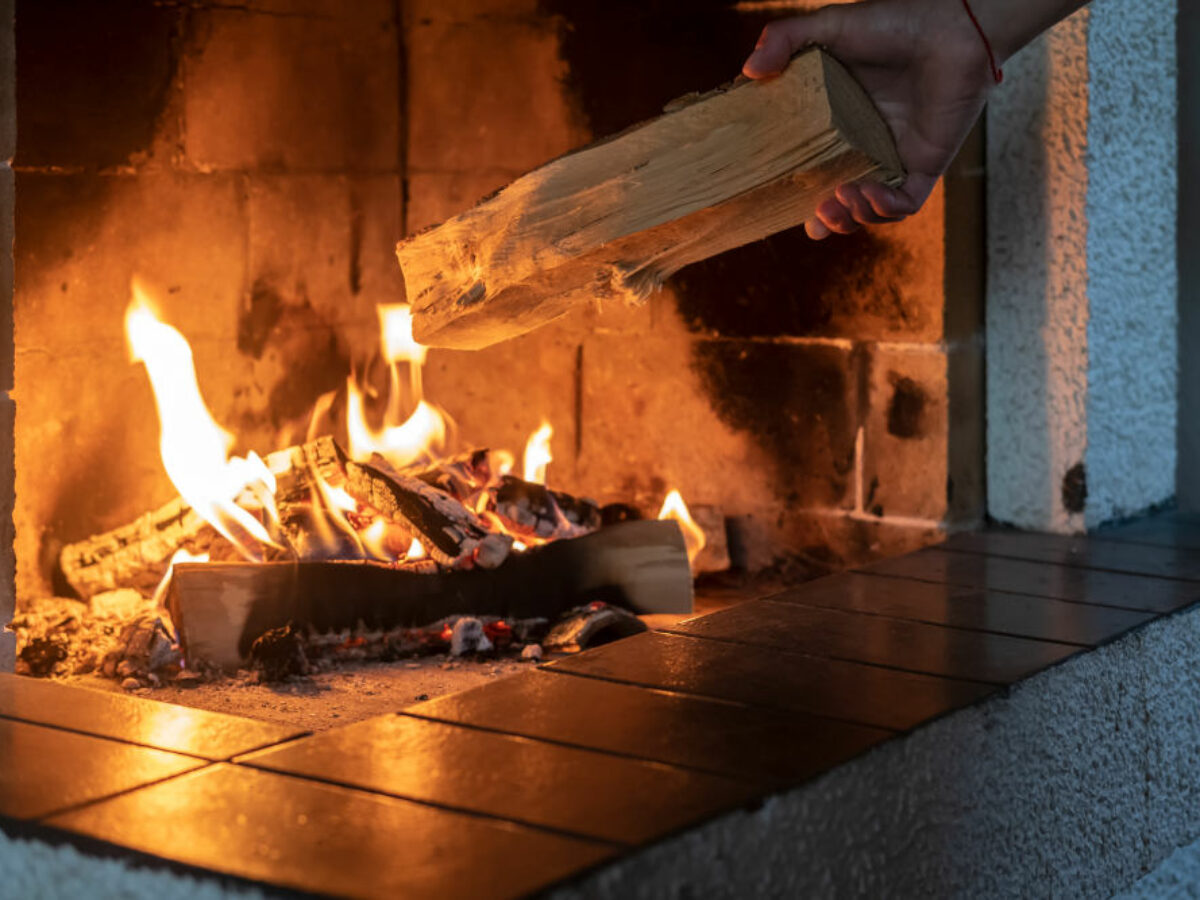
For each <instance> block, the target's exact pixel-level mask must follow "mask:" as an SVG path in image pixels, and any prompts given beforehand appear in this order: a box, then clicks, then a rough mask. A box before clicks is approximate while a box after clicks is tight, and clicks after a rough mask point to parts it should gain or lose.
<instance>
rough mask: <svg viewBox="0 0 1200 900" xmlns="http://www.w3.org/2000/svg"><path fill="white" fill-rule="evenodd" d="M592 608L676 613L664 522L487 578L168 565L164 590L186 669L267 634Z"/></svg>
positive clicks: (230, 656) (287, 566) (672, 534)
mask: <svg viewBox="0 0 1200 900" xmlns="http://www.w3.org/2000/svg"><path fill="white" fill-rule="evenodd" d="M594 601H603V602H606V603H611V604H614V605H619V606H623V607H626V608H628V609H631V610H633V611H635V612H638V613H653V612H671V613H686V612H690V611H691V606H692V578H691V571H690V569H689V567H688V561H687V551H686V549H685V547H684V543H683V536H682V534H681V533H680V531H679V528H678V526H677V525H676V524H675V523H674V522H631V523H627V524H624V525H620V526H614V527H612V528H608V529H604V530H602V531H598V532H596V533H594V534H590V535H586V536H584V537H581V538H575V539H573V540H565V541H556V542H554V543H550V544H546V545H545V546H542V547H538V548H535V549H533V550H530V551H528V552H526V553H521V554H514V555H512V556H510V557H509V558H508V560H507V561H506V562H505V563H504V565H502V566H500V567H498V568H496V569H491V570H485V569H471V570H455V571H443V572H439V573H436V574H416V573H413V572H408V571H404V570H403V569H397V568H394V567H391V566H386V565H381V564H375V563H369V562H300V563H294V564H293V563H264V564H253V563H223V564H200V565H196V564H183V565H179V566H176V568H175V574H174V576H173V578H172V579H171V585H170V588H169V590H168V604H169V608H170V610H171V617H172V621H173V622H174V623H175V625H176V627H177V628H178V629H179V633H180V637H181V640H182V643H183V647H184V655H185V658H186V659H187V660H188V665H189V666H192V665H194V664H195V663H197V662H206V663H211V664H213V665H216V666H219V667H222V668H236V667H238V666H239V665H240V664H242V662H243V661H244V660H245V659H246V658H247V657H248V656H249V652H250V648H251V645H252V644H253V642H254V641H255V640H256V639H257V638H258V637H259V636H260V635H262V634H264V633H265V632H267V631H269V630H270V629H272V628H279V627H282V626H285V625H287V624H288V623H292V624H293V625H294V627H296V628H298V629H301V630H303V629H313V630H315V631H317V632H320V633H326V632H336V631H338V630H340V629H345V628H352V627H355V626H356V625H357V624H358V623H360V622H361V623H363V624H364V625H365V626H366V627H367V628H370V629H378V630H389V629H393V628H400V627H420V626H422V625H426V624H428V623H430V622H434V621H437V620H439V619H442V618H444V617H445V616H447V615H448V614H450V613H460V614H469V615H472V616H475V617H477V618H483V617H486V616H495V617H499V618H504V619H506V620H512V619H534V618H539V617H540V618H547V619H556V618H557V617H558V616H559V615H560V614H561V613H562V612H564V611H565V610H569V609H572V608H573V607H576V606H580V605H585V604H587V603H591V602H594Z"/></svg>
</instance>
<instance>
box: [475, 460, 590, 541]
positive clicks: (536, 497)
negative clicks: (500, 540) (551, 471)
mask: <svg viewBox="0 0 1200 900" xmlns="http://www.w3.org/2000/svg"><path fill="white" fill-rule="evenodd" d="M495 501H496V502H495V510H496V515H498V516H500V518H501V519H503V520H505V523H506V524H507V525H509V526H510V527H512V528H513V529H515V530H518V531H522V532H525V533H527V534H529V535H532V536H533V537H538V538H543V539H547V540H548V539H551V538H557V537H563V536H571V537H576V536H578V535H579V534H581V533H584V532H588V531H595V530H596V529H597V528H599V527H600V507H599V506H597V505H596V504H595V503H593V502H592V501H591V500H587V499H583V498H580V497H573V496H572V495H570V494H564V493H562V492H561V491H552V490H550V489H549V488H547V487H546V486H545V485H544V484H537V483H536V482H532V481H523V480H522V479H520V478H517V477H515V476H513V475H505V476H504V477H503V478H501V479H500V484H499V485H498V486H497V487H496V497H495Z"/></svg>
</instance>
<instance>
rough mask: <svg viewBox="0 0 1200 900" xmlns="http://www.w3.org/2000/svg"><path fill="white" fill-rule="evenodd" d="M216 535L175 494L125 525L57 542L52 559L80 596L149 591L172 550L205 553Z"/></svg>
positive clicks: (164, 568)
mask: <svg viewBox="0 0 1200 900" xmlns="http://www.w3.org/2000/svg"><path fill="white" fill-rule="evenodd" d="M219 540H220V536H219V535H218V534H217V532H216V530H215V529H214V528H213V527H212V526H211V525H209V524H208V523H206V522H205V521H204V520H203V519H202V518H200V516H199V515H197V514H196V512H195V511H194V510H193V509H192V508H191V507H190V506H189V505H188V504H187V503H186V502H184V500H183V499H182V498H180V497H176V498H175V499H174V500H172V501H171V502H170V503H167V504H166V505H164V506H161V507H159V508H158V509H156V510H154V511H153V512H149V513H146V514H145V515H143V516H141V517H139V518H138V519H137V520H136V521H134V522H131V523H130V524H128V525H125V526H123V527H121V528H117V529H115V530H113V531H109V532H105V533H104V534H99V535H95V536H94V537H90V538H88V539H87V540H86V541H80V542H79V543H77V544H69V545H67V546H66V547H63V549H62V553H60V554H59V558H58V562H59V567H60V568H61V569H62V572H63V575H64V576H66V579H67V583H68V584H70V585H71V587H72V588H74V589H75V591H76V592H77V593H78V594H79V596H80V597H84V598H88V597H91V596H93V595H95V594H100V593H103V592H104V591H111V590H115V589H116V588H121V587H130V588H135V589H137V590H139V591H141V592H142V593H144V594H151V593H153V592H154V587H155V585H157V584H158V583H159V582H160V581H161V580H162V577H163V574H164V573H165V572H166V571H167V566H168V565H169V564H170V561H171V556H172V555H173V554H174V553H175V551H176V550H179V549H180V548H184V549H186V550H188V551H190V552H193V553H202V552H207V551H208V550H209V548H210V547H211V546H212V544H213V543H214V542H217V541H219Z"/></svg>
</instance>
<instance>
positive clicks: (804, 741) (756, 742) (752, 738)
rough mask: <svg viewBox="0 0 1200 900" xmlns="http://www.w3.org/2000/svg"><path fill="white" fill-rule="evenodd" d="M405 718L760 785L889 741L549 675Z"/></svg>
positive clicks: (532, 675)
mask: <svg viewBox="0 0 1200 900" xmlns="http://www.w3.org/2000/svg"><path fill="white" fill-rule="evenodd" d="M405 712H406V713H409V714H412V715H417V716H423V717H427V718H431V719H438V720H442V721H447V722H459V723H463V724H468V725H475V726H478V727H481V728H488V729H493V730H496V731H503V732H507V733H509V734H519V735H524V736H526V737H533V738H540V739H542V740H548V741H556V742H559V743H564V744H571V745H574V746H580V747H588V748H593V749H597V750H604V751H607V752H610V753H618V754H625V755H628V756H634V757H638V758H640V759H647V760H653V761H656V762H663V763H669V764H672V765H678V766H685V767H689V768H693V769H699V770H703V771H706V772H711V773H716V774H720V775H728V776H731V777H736V778H742V779H745V780H751V781H757V782H759V783H762V784H768V783H774V782H781V781H782V782H795V781H802V780H804V779H806V778H810V777H812V776H813V775H817V774H819V773H821V772H824V771H826V770H827V769H829V768H831V767H833V766H835V765H837V764H838V763H840V762H844V761H846V760H847V759H850V758H852V757H854V756H856V755H858V754H859V753H861V752H862V751H864V750H866V749H867V748H868V747H871V746H872V745H874V744H876V743H878V742H879V741H882V740H886V739H887V738H888V737H890V736H891V732H888V731H884V730H882V729H878V728H872V727H868V726H862V725H854V724H850V723H846V722H838V721H834V720H831V719H823V718H816V717H813V716H808V715H805V714H803V713H796V712H780V711H774V710H765V709H757V708H750V707H746V706H742V705H738V704H731V703H721V702H717V701H713V700H706V699H702V698H697V697H686V696H682V695H679V694H669V693H663V692H660V691H652V690H648V689H646V688H641V687H634V686H631V685H627V684H617V683H614V682H610V681H600V680H597V679H593V678H583V677H579V676H575V675H569V674H559V673H555V672H553V671H551V670H536V671H532V672H527V673H524V674H521V675H514V676H512V677H510V678H506V679H504V680H502V681H497V682H494V683H492V684H489V685H486V686H484V687H480V688H476V689H474V690H470V691H464V692H463V693H461V694H451V695H449V696H447V697H440V698H438V699H436V700H431V701H429V702H428V703H420V704H417V705H415V706H410V707H407V708H406V709H405Z"/></svg>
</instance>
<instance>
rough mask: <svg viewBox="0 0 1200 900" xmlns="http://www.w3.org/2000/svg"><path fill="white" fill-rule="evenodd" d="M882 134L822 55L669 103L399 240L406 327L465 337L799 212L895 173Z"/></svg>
mask: <svg viewBox="0 0 1200 900" xmlns="http://www.w3.org/2000/svg"><path fill="white" fill-rule="evenodd" d="M903 177H904V173H903V168H902V166H901V164H900V159H899V157H898V156H897V154H896V149H895V146H894V144H893V142H892V137H891V134H890V133H889V131H888V128H887V125H886V123H884V121H883V119H882V118H881V117H880V116H879V114H878V112H877V111H876V110H875V108H874V106H873V105H872V103H871V100H870V98H869V97H868V96H867V95H866V93H865V92H864V91H863V90H862V88H861V87H859V85H858V84H857V83H856V82H855V81H854V79H853V78H852V77H851V76H850V75H849V74H848V73H847V72H846V70H845V69H843V68H842V66H841V65H840V64H839V63H837V62H836V61H835V60H834V59H833V58H832V57H830V56H828V55H827V54H825V53H824V52H823V51H821V50H819V49H812V50H809V51H807V52H805V53H802V54H800V55H799V56H797V57H796V58H795V59H793V60H792V61H791V64H790V65H789V66H788V68H787V69H786V70H785V71H784V72H783V74H782V75H780V76H779V77H778V78H774V79H771V80H770V81H762V82H745V83H742V84H738V85H736V86H734V87H732V88H729V89H721V90H717V91H714V92H712V93H710V94H707V95H705V96H701V97H695V98H687V99H686V100H684V101H677V102H676V103H675V104H674V105H673V106H672V107H669V108H668V112H666V113H665V114H664V115H662V116H660V117H659V118H657V119H654V120H652V121H650V122H646V123H644V124H642V125H640V126H638V127H636V128H633V129H630V130H628V131H626V132H624V133H623V134H621V135H619V136H617V137H613V138H609V139H607V140H603V141H599V142H597V143H595V144H592V145H591V146H589V147H586V148H584V149H582V150H578V151H576V152H573V153H570V154H567V155H566V156H563V157H561V158H559V159H557V160H555V161H553V162H551V163H548V164H547V165H545V166H542V167H541V168H540V169H536V170H535V171H533V172H531V173H529V174H528V175H525V176H524V177H522V178H520V179H518V180H517V181H515V182H514V183H513V184H511V185H509V186H508V187H507V188H505V189H504V190H503V191H501V192H500V193H499V194H497V195H495V196H493V197H492V198H490V199H488V200H486V201H485V202H483V203H481V204H480V205H479V206H476V207H475V208H474V209H471V210H468V211H467V212H465V213H463V214H461V215H459V216H457V217H455V218H453V219H451V220H450V221H448V222H445V223H443V224H442V225H439V226H437V227H435V228H432V229H429V230H427V231H425V232H423V233H420V234H417V235H415V236H414V237H411V238H409V239H407V240H405V241H403V242H402V243H400V244H399V246H398V247H397V250H396V253H397V256H398V257H399V259H400V268H401V269H402V270H403V272H404V280H405V283H406V284H407V290H408V298H409V302H410V303H411V304H412V307H413V313H414V318H413V334H414V336H415V337H416V339H417V340H418V341H420V342H421V343H422V344H426V345H429V346H433V347H453V348H458V349H468V350H473V349H478V348H480V347H486V346H488V345H489V344H494V343H496V342H497V341H502V340H505V339H506V338H511V337H515V336H517V335H519V334H524V333H525V332H527V331H531V330H533V329H534V328H537V327H538V326H540V325H544V324H545V323H547V322H549V321H551V320H553V319H556V318H558V317H559V316H561V315H563V314H565V313H566V312H568V311H569V310H571V309H572V308H573V307H575V306H577V305H579V304H582V303H585V302H591V301H593V300H594V298H596V297H606V296H607V297H618V298H623V299H625V300H627V301H630V302H641V301H642V300H644V299H645V298H646V297H647V296H649V294H650V293H651V292H652V291H654V290H656V289H657V288H658V287H659V286H660V285H661V284H662V282H663V281H664V280H665V279H666V278H667V277H668V276H669V275H671V274H672V273H673V272H675V271H677V270H679V269H680V268H682V267H683V266H686V265H688V264H689V263H693V262H697V261H698V260H702V259H706V258H708V257H710V256H713V255H715V254H717V253H721V252H723V251H725V250H730V249H732V248H734V247H739V246H741V245H742V244H746V243H749V242H751V241H755V240H758V239H760V238H763V237H766V236H767V235H770V234H774V233H775V232H777V231H782V230H784V229H785V228H791V227H792V226H794V225H798V224H799V223H801V222H803V221H804V220H805V219H807V218H810V217H811V216H812V215H813V212H814V210H815V209H816V207H817V204H819V203H820V202H821V201H822V200H824V199H825V198H827V197H829V196H831V195H832V194H833V191H834V189H835V188H836V187H837V186H838V185H840V184H842V183H844V182H848V181H856V180H861V179H872V180H876V181H882V182H885V183H887V184H892V185H895V184H899V183H900V182H901V181H902V180H903Z"/></svg>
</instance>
